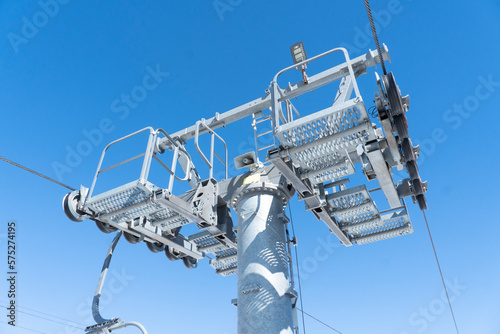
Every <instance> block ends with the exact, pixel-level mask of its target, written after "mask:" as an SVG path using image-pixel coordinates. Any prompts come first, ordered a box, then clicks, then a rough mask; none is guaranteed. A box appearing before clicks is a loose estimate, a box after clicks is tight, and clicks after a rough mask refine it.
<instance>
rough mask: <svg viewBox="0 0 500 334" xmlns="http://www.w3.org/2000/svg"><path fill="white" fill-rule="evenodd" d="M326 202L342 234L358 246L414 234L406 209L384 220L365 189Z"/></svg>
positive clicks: (352, 189)
mask: <svg viewBox="0 0 500 334" xmlns="http://www.w3.org/2000/svg"><path fill="white" fill-rule="evenodd" d="M326 198H327V202H328V205H329V207H330V208H331V215H333V216H335V218H336V220H337V222H338V223H339V225H340V228H341V230H342V231H344V232H346V233H348V235H349V238H350V240H351V242H354V243H357V244H358V245H363V244H367V243H370V242H375V241H380V240H384V239H389V238H394V237H398V236H401V235H405V234H410V233H413V228H412V225H411V222H410V218H409V216H408V213H407V212H406V209H403V210H401V211H397V212H393V213H390V214H387V215H383V216H381V215H380V213H379V211H378V209H377V206H376V204H375V202H373V200H372V198H371V196H370V192H369V191H368V190H367V189H366V186H365V185H361V186H358V187H354V188H350V189H346V190H343V191H339V192H336V193H333V194H329V195H327V196H326Z"/></svg>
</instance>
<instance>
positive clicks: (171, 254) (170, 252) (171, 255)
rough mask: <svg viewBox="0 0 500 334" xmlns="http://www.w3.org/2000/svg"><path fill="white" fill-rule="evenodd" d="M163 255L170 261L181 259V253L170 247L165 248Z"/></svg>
mask: <svg viewBox="0 0 500 334" xmlns="http://www.w3.org/2000/svg"><path fill="white" fill-rule="evenodd" d="M165 255H166V256H167V259H169V260H170V261H176V260H179V258H180V257H181V252H179V251H178V250H177V249H175V248H172V247H170V246H165Z"/></svg>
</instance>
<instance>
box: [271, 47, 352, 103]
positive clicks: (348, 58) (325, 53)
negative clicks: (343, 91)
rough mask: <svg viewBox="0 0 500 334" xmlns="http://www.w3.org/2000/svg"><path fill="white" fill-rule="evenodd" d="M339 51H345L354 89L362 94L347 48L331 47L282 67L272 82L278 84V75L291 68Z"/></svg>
mask: <svg viewBox="0 0 500 334" xmlns="http://www.w3.org/2000/svg"><path fill="white" fill-rule="evenodd" d="M337 51H342V52H343V53H344V57H345V60H346V63H347V67H348V68H349V74H350V75H351V76H352V77H353V79H354V80H353V84H354V91H355V92H356V96H361V94H360V93H359V89H358V84H357V83H356V77H355V76H354V70H353V68H352V64H351V58H350V57H349V53H348V52H347V50H346V49H345V48H334V49H331V50H329V51H326V52H323V53H321V54H319V55H317V56H314V57H312V58H309V59H306V60H304V61H301V62H300V63H297V64H294V65H292V66H288V67H286V68H284V69H282V70H281V71H279V72H278V73H276V75H275V76H274V78H273V81H272V83H276V84H277V80H278V77H279V76H280V75H282V74H283V73H285V72H288V71H290V70H291V69H294V68H296V67H299V66H300V65H305V64H307V63H310V62H312V61H314V60H316V59H319V58H322V57H324V56H327V55H329V54H331V53H334V52H337Z"/></svg>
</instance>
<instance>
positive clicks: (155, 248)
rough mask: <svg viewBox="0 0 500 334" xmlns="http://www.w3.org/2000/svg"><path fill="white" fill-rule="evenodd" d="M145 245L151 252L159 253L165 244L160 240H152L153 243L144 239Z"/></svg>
mask: <svg viewBox="0 0 500 334" xmlns="http://www.w3.org/2000/svg"><path fill="white" fill-rule="evenodd" d="M146 246H148V249H149V250H150V251H151V252H153V253H159V252H162V251H163V250H164V249H165V245H164V244H162V243H161V242H154V243H153V242H147V241H146Z"/></svg>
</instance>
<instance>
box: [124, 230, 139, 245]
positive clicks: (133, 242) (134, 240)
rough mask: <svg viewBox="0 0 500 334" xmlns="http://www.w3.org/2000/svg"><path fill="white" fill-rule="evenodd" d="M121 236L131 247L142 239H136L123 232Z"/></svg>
mask: <svg viewBox="0 0 500 334" xmlns="http://www.w3.org/2000/svg"><path fill="white" fill-rule="evenodd" d="M123 236H124V237H125V240H127V241H128V242H130V243H131V244H132V245H134V244H136V243H138V242H141V241H142V240H141V239H142V238H140V237H136V236H135V235H133V234H130V233H128V232H124V233H123Z"/></svg>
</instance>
